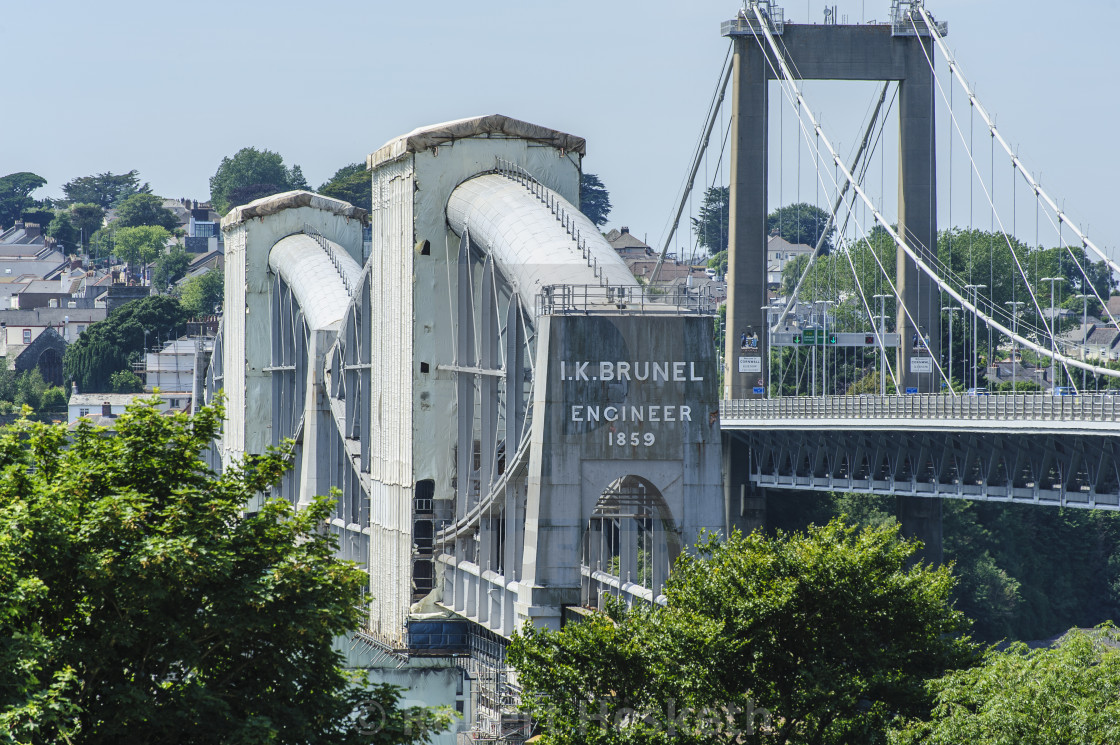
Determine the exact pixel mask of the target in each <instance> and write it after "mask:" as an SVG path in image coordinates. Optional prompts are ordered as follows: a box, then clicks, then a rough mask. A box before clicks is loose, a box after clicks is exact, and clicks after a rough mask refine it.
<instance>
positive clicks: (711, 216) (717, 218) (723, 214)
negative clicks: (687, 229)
mask: <svg viewBox="0 0 1120 745" xmlns="http://www.w3.org/2000/svg"><path fill="white" fill-rule="evenodd" d="M730 197H731V189H730V187H727V186H710V187H708V190H707V191H705V192H704V201H703V202H702V203H701V204H700V217H694V218H692V227H693V229H694V230H695V231H696V241H697V242H698V243H699V244H700V245H701V246H703V247H704V248H706V249H707V250H708V253H709V254H711V255H713V256H715V255H716V254H718V253H719V252H720V251H726V250H727V246H728V230H729V227H728V225H729V224H730V217H729V213H728V205H729V204H730Z"/></svg>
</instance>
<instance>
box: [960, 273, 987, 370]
mask: <svg viewBox="0 0 1120 745" xmlns="http://www.w3.org/2000/svg"><path fill="white" fill-rule="evenodd" d="M986 287H987V285H965V286H964V289H966V290H972V307H973V308H979V307H980V303H979V297H980V290H983V289H984V288H986ZM979 372H980V342H979V338H978V336H977V333H976V313H975V312H973V314H972V387H973V388H979V387H980V386H979V382H980V381H979V377H978V373H979Z"/></svg>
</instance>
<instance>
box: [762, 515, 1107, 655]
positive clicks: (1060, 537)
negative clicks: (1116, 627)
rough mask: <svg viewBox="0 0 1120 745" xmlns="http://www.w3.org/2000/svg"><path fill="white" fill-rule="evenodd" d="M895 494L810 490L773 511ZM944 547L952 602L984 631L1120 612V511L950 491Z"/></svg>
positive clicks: (791, 519)
mask: <svg viewBox="0 0 1120 745" xmlns="http://www.w3.org/2000/svg"><path fill="white" fill-rule="evenodd" d="M896 507H897V505H896V503H895V498H894V497H879V496H874V495H859V494H827V495H820V494H812V495H799V496H797V497H796V498H789V499H784V500H771V502H770V504H769V505H768V508H767V520H768V522H769V523H770V524H772V525H773V526H775V527H777V528H780V529H786V530H793V529H798V528H801V527H803V526H804V525H806V524H809V523H816V524H823V523H826V522H828V521H829V520H831V519H834V518H836V517H838V516H840V515H846V517H845V520H847V521H848V522H854V523H855V524H866V523H863V522H861V521H860V520H858V519H856V516H859V515H864V514H867V513H870V512H877V513H881V514H885V515H889V516H894V515H895V511H896ZM941 511H942V526H943V529H942V532H943V536H944V537H943V541H944V543H943V555H944V560H945V562H946V563H948V564H951V565H952V567H953V573H954V575H955V576H956V577H957V585H956V588H955V589H954V593H953V596H954V603H955V605H956V607H957V609H958V610H960V611H962V612H963V613H964V614H965V615H966V616H968V617H969V618H971V619H972V620H973V626H972V634H973V635H974V636H975V637H976V638H977V639H979V640H982V641H985V642H995V641H999V640H1000V639H1022V640H1036V639H1047V638H1050V637H1052V636H1054V635H1055V634H1057V633H1060V632H1061V631H1062V630H1063V629H1068V628H1069V627H1071V626H1082V627H1087V626H1093V625H1095V624H1098V623H1101V622H1103V621H1106V620H1109V619H1113V618H1120V514H1117V513H1113V512H1105V511H1102V510H1078V509H1069V510H1058V509H1050V508H1039V507H1036V506H1033V505H1017V504H1000V503H988V502H970V501H962V500H954V499H946V500H942V503H941Z"/></svg>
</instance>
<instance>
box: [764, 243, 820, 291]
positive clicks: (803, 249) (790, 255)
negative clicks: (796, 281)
mask: <svg viewBox="0 0 1120 745" xmlns="http://www.w3.org/2000/svg"><path fill="white" fill-rule="evenodd" d="M811 253H813V247H812V246H806V245H805V244H804V243H790V242H789V241H787V240H786V239H785V238H782V237H781V236H780V235H772V236H770V237H769V238H768V239H767V240H766V283H767V284H768V285H773V286H777V285H781V284H782V272H783V271H784V270H785V268H786V264H788V263H789V262H790V261H792V260H793V259H796V258H797V257H798V256H808V255H809V254H811Z"/></svg>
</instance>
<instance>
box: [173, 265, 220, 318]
mask: <svg viewBox="0 0 1120 745" xmlns="http://www.w3.org/2000/svg"><path fill="white" fill-rule="evenodd" d="M179 297H180V300H179V302H180V303H181V304H182V306H183V310H184V311H186V313H187V315H188V316H189V317H191V318H200V317H202V316H208V315H210V314H211V313H213V312H214V307H215V306H218V307H221V305H222V301H223V300H224V299H225V274H224V272H223V271H222V270H221V269H211V270H210V271H208V272H206V273H205V274H198V275H195V276H194V277H191V278H190V279H188V280H187V281H186V282H184V283H183V286H182V290H181V291H180V293H179Z"/></svg>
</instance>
